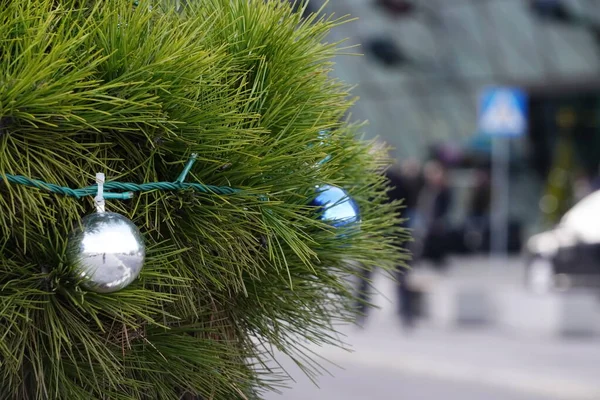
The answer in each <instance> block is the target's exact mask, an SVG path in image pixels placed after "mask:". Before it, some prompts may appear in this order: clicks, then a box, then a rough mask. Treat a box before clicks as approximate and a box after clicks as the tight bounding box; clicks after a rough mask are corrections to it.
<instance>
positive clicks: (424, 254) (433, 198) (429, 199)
mask: <svg viewBox="0 0 600 400" xmlns="http://www.w3.org/2000/svg"><path fill="white" fill-rule="evenodd" d="M423 178H424V181H423V182H424V184H423V188H422V189H421V190H420V193H419V196H418V199H417V204H416V218H415V221H414V222H415V225H414V228H413V235H414V239H415V247H414V251H413V257H415V259H420V258H426V259H429V260H431V261H433V263H434V265H435V266H437V267H439V268H441V267H443V266H444V264H445V257H446V253H447V252H448V249H447V246H446V241H445V236H446V232H447V223H446V217H447V215H448V212H449V210H450V203H451V194H450V188H449V187H448V183H447V172H446V168H445V166H444V165H443V164H442V163H441V162H439V161H437V160H431V161H428V162H427V163H426V164H425V166H424V167H423Z"/></svg>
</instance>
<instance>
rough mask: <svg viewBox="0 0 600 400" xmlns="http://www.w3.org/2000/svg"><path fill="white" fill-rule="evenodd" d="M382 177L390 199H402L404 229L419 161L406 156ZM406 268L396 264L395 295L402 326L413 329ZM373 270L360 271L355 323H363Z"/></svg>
mask: <svg viewBox="0 0 600 400" xmlns="http://www.w3.org/2000/svg"><path fill="white" fill-rule="evenodd" d="M385 176H386V178H387V179H388V181H389V184H390V189H389V190H388V193H387V194H388V198H389V201H390V202H392V201H396V200H402V201H403V203H402V204H403V207H404V208H403V210H402V216H403V217H404V222H403V223H402V227H403V228H411V226H412V221H413V219H414V215H415V208H416V205H417V199H418V196H419V191H420V189H421V187H422V176H421V164H420V163H419V161H418V160H416V159H408V160H405V161H404V162H402V163H401V164H400V165H393V166H391V167H390V168H388V169H387V170H386V171H385ZM402 248H403V249H407V248H408V243H406V242H405V243H403V245H402ZM408 275H409V269H407V268H405V267H404V266H400V265H399V266H398V267H397V269H396V279H397V283H398V285H397V295H398V314H399V317H400V321H401V322H402V325H403V326H404V327H405V328H412V327H413V326H414V320H415V310H414V308H415V307H414V304H413V301H412V299H413V293H412V291H411V289H410V287H409V284H408ZM372 276H373V271H372V270H362V274H361V279H360V283H359V288H358V297H359V299H360V301H359V302H358V310H359V312H360V314H359V319H358V321H357V322H358V323H359V324H360V325H362V324H364V320H365V318H366V316H367V313H368V303H369V297H370V295H369V292H370V290H369V289H370V288H369V285H370V282H371V281H372V279H371V278H372Z"/></svg>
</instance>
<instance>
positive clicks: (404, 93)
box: [310, 0, 600, 229]
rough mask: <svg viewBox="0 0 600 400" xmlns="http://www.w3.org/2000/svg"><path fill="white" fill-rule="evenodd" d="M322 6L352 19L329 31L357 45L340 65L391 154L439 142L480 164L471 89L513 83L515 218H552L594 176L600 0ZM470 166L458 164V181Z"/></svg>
mask: <svg viewBox="0 0 600 400" xmlns="http://www.w3.org/2000/svg"><path fill="white" fill-rule="evenodd" d="M321 3H322V1H321V0H311V2H310V5H311V8H312V9H318V7H319V6H320V4H321ZM326 11H327V12H334V13H335V14H336V15H338V16H342V15H351V16H352V17H357V18H358V20H357V21H355V22H352V23H349V24H346V25H342V26H340V27H339V28H338V29H337V30H336V31H335V32H333V34H332V36H331V38H330V40H331V41H337V40H342V39H344V38H349V40H348V41H347V42H346V43H347V45H349V46H353V45H357V44H360V47H356V48H353V49H351V50H350V52H355V53H362V54H364V56H362V57H348V56H342V57H340V58H339V60H338V64H337V66H336V75H337V76H338V77H340V78H341V79H343V80H344V81H346V82H350V83H358V84H359V86H358V87H357V89H356V90H355V93H356V94H357V95H358V96H360V101H359V102H358V104H357V105H356V106H355V108H354V110H353V116H354V117H356V118H358V119H364V120H368V121H369V125H368V126H367V127H366V132H367V134H368V135H369V136H371V137H374V136H379V137H381V138H382V139H384V140H385V141H386V142H388V143H389V144H391V145H392V146H394V147H395V148H396V153H395V156H396V157H397V158H399V159H402V158H406V157H409V156H411V157H414V156H417V157H421V158H425V157H427V156H428V155H429V154H430V152H431V146H432V145H434V144H440V143H441V144H446V145H451V146H452V147H453V148H455V149H456V151H457V152H458V153H459V154H461V155H462V156H463V159H464V158H465V157H464V155H465V154H467V155H469V154H470V155H473V154H475V155H476V156H474V157H470V158H469V157H466V158H467V159H470V160H471V161H472V160H473V159H475V160H476V161H477V160H479V162H483V163H484V164H485V162H486V157H487V152H489V141H488V140H487V139H486V138H482V137H480V136H478V132H477V103H478V101H477V100H478V95H479V92H480V90H481V89H482V88H483V87H485V86H489V85H509V86H518V87H522V88H524V89H525V90H526V91H527V92H528V94H529V96H530V104H529V108H530V127H529V135H528V137H526V138H523V139H520V140H515V141H513V143H512V146H513V147H512V150H513V151H512V154H513V157H512V162H513V167H512V170H513V175H512V179H513V182H512V185H513V187H512V190H513V194H514V197H513V200H514V201H513V203H512V205H511V210H510V211H511V215H512V217H514V218H516V219H518V220H522V221H524V223H525V225H527V226H530V227H531V226H537V227H538V228H533V229H539V228H540V227H541V226H543V225H551V224H553V223H555V222H556V221H557V220H558V218H559V217H560V216H561V215H562V213H564V211H566V209H568V207H570V206H571V205H572V204H573V202H574V201H575V200H576V199H577V198H578V196H579V194H581V193H583V192H585V191H586V190H587V189H586V188H585V187H584V186H585V185H583V184H582V181H585V182H591V181H593V180H594V178H595V177H596V176H597V175H598V172H599V165H598V164H599V161H600V132H599V125H598V120H599V118H600V74H599V71H600V0H330V1H329V2H328V4H327V5H326ZM478 157H479V158H478ZM455 158H456V157H455ZM459 158H460V157H459ZM463 167H464V166H463ZM472 175H473V174H470V173H469V171H468V168H458V169H457V170H456V174H455V176H456V178H455V181H456V182H457V185H458V186H461V185H467V186H468V185H469V183H468V182H470V181H472V180H473V176H472ZM465 182H467V183H465ZM578 193H579V194H578ZM459 214H460V213H459ZM456 218H458V219H460V218H462V216H460V215H458V216H457V217H456Z"/></svg>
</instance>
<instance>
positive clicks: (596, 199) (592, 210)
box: [526, 191, 600, 291]
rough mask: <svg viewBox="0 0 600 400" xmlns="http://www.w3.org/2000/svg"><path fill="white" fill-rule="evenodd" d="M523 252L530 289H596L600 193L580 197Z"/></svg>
mask: <svg viewBox="0 0 600 400" xmlns="http://www.w3.org/2000/svg"><path fill="white" fill-rule="evenodd" d="M527 251H528V255H529V257H528V268H527V278H526V280H527V284H528V285H529V286H530V287H531V288H533V289H535V290H539V291H543V290H548V289H550V288H562V289H567V288H571V287H583V286H585V287H590V286H591V287H598V288H600V191H596V192H594V193H592V194H590V195H588V196H586V197H584V198H583V199H582V200H581V201H580V202H579V203H577V204H576V205H575V206H574V207H573V208H571V209H570V210H569V211H568V212H567V213H566V214H565V215H564V216H563V218H562V219H561V221H560V223H559V224H558V225H557V226H556V227H555V228H554V229H552V230H550V231H547V232H542V233H540V234H537V235H534V236H532V237H531V238H530V239H529V241H528V243H527Z"/></svg>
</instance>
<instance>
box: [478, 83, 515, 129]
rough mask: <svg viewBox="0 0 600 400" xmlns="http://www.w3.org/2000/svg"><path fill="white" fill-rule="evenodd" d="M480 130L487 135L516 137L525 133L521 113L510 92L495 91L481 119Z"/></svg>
mask: <svg viewBox="0 0 600 400" xmlns="http://www.w3.org/2000/svg"><path fill="white" fill-rule="evenodd" d="M480 123H481V129H482V131H484V132H488V133H489V134H494V133H495V134H513V135H518V134H520V133H521V132H524V131H525V128H526V126H525V125H526V122H525V116H524V115H523V111H522V110H521V108H520V107H519V104H518V101H517V99H516V98H515V96H514V95H513V93H512V92H510V91H508V90H500V91H497V92H496V93H495V94H494V95H493V97H492V98H491V100H490V103H489V104H488V106H487V109H486V110H484V114H483V115H482V117H481V121H480Z"/></svg>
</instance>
